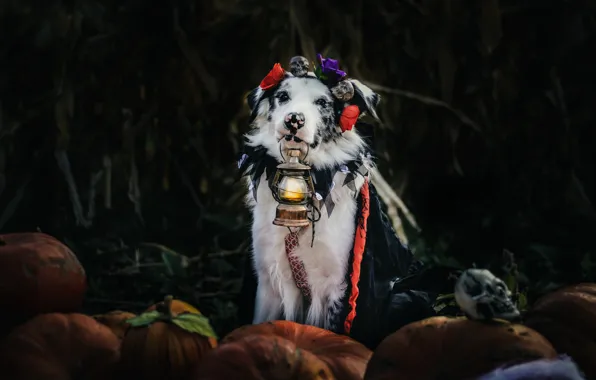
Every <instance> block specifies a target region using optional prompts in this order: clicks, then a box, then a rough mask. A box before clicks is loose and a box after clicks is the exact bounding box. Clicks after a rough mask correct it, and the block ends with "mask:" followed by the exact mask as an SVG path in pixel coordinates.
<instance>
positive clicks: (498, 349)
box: [364, 317, 557, 380]
mask: <svg viewBox="0 0 596 380" xmlns="http://www.w3.org/2000/svg"><path fill="white" fill-rule="evenodd" d="M556 356H557V353H556V351H555V349H554V348H553V347H552V346H551V345H550V343H549V342H548V341H547V340H546V339H545V338H544V337H543V336H542V335H540V334H538V333H537V332H535V331H533V330H532V329H530V328H528V327H525V326H522V325H516V324H510V323H506V322H496V321H495V322H490V323H487V322H479V321H472V320H468V319H466V318H447V317H432V318H429V319H425V320H422V321H418V322H414V323H410V324H409V325H406V326H404V327H402V328H401V329H399V330H398V331H396V332H395V333H393V334H391V335H389V336H388V337H387V338H385V339H384V340H383V342H381V344H380V345H379V346H378V347H377V349H376V350H375V352H374V353H373V356H372V358H371V359H370V362H369V364H368V368H367V370H366V375H365V377H364V379H366V380H385V379H386V380H389V379H400V380H431V379H432V380H435V379H472V378H476V377H477V376H480V375H482V374H484V373H486V372H489V371H490V370H492V369H495V368H497V367H499V366H500V365H503V364H508V363H520V362H525V361H530V360H534V359H542V358H554V357H556Z"/></svg>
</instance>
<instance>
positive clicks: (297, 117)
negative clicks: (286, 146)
mask: <svg viewBox="0 0 596 380" xmlns="http://www.w3.org/2000/svg"><path fill="white" fill-rule="evenodd" d="M304 121H305V118H304V114H303V113H301V112H290V113H289V114H287V115H286V117H285V118H284V127H286V129H287V130H289V131H290V133H291V134H293V135H295V134H296V133H298V130H299V129H300V128H302V127H304Z"/></svg>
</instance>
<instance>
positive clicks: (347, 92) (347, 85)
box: [331, 80, 354, 102]
mask: <svg viewBox="0 0 596 380" xmlns="http://www.w3.org/2000/svg"><path fill="white" fill-rule="evenodd" d="M331 92H332V93H333V96H335V97H336V98H337V99H339V100H342V101H344V102H347V101H348V100H350V99H352V98H353V97H354V85H353V84H352V83H351V82H348V81H347V80H342V81H340V82H339V83H338V84H336V85H335V86H333V88H332V89H331Z"/></svg>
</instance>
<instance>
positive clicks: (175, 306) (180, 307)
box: [146, 300, 201, 316]
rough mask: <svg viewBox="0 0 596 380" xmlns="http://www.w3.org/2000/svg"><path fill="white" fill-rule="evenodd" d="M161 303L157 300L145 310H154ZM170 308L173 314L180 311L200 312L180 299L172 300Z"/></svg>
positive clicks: (180, 312)
mask: <svg viewBox="0 0 596 380" xmlns="http://www.w3.org/2000/svg"><path fill="white" fill-rule="evenodd" d="M161 304H162V302H158V303H156V304H155V305H151V306H150V307H149V308H148V309H147V310H146V311H154V310H155V309H156V308H157V307H158V306H159V305H161ZM170 308H171V312H172V315H174V316H176V315H178V314H182V313H195V314H201V312H200V311H199V310H198V309H197V308H196V307H194V306H192V305H191V304H189V303H186V302H184V301H181V300H172V305H171V307H170Z"/></svg>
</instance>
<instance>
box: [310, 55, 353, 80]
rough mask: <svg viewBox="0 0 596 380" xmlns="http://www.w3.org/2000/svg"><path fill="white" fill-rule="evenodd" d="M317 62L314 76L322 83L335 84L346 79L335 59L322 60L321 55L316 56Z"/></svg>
mask: <svg viewBox="0 0 596 380" xmlns="http://www.w3.org/2000/svg"><path fill="white" fill-rule="evenodd" d="M317 61H319V65H318V66H317V68H316V70H315V74H316V75H317V77H319V79H320V80H322V81H323V82H327V83H328V84H335V83H337V82H339V81H340V80H342V79H343V78H345V77H346V75H347V74H346V72H345V71H342V70H340V69H339V62H338V61H337V60H336V59H331V58H323V56H322V55H321V54H317Z"/></svg>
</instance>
